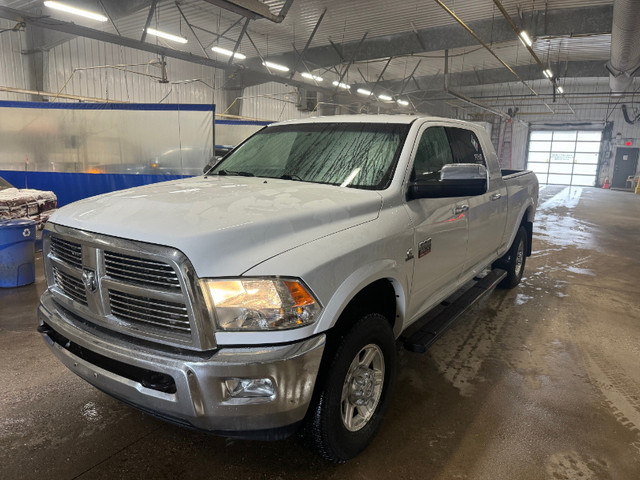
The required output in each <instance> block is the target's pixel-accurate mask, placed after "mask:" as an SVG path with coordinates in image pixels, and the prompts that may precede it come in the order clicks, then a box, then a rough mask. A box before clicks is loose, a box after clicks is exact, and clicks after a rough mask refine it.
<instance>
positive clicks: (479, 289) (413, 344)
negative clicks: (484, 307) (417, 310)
mask: <svg viewBox="0 0 640 480" xmlns="http://www.w3.org/2000/svg"><path fill="white" fill-rule="evenodd" d="M506 276H507V272H506V271H505V270H502V269H499V268H496V269H494V270H491V272H489V273H488V274H487V275H486V276H485V277H484V278H482V279H480V280H479V281H478V282H477V283H476V284H475V285H473V286H472V287H471V288H469V289H468V290H467V291H466V292H464V293H463V294H462V295H461V296H460V297H459V298H458V299H457V300H455V301H454V302H452V303H449V304H447V303H446V302H443V305H445V306H446V308H445V309H444V310H442V311H441V312H440V313H438V314H437V315H436V316H435V317H434V318H433V319H432V320H430V321H429V322H428V323H426V324H425V325H424V326H423V327H422V328H420V330H418V331H417V332H415V333H413V334H412V335H411V336H410V337H408V338H407V337H401V338H400V340H401V341H402V342H403V344H404V348H406V349H407V350H409V351H411V352H415V353H425V352H426V351H427V350H428V349H429V347H430V346H431V345H433V344H434V343H435V342H436V340H438V339H439V338H440V337H441V336H442V335H443V334H444V332H446V331H447V329H448V328H449V327H450V326H451V325H452V324H453V322H455V321H456V320H457V318H458V317H459V316H460V315H462V314H463V313H464V312H465V311H466V310H467V309H469V308H470V307H471V306H472V305H474V304H475V303H477V302H478V301H479V300H480V299H481V298H482V297H484V296H485V295H487V294H488V293H489V292H491V291H492V290H493V289H494V288H495V287H496V285H498V283H500V282H501V281H502V279H503V278H504V277H506Z"/></svg>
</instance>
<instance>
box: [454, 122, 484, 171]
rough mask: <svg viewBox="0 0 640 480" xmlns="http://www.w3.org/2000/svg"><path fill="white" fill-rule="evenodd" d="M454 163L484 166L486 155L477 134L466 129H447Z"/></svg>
mask: <svg viewBox="0 0 640 480" xmlns="http://www.w3.org/2000/svg"><path fill="white" fill-rule="evenodd" d="M446 130H447V134H448V135H449V142H450V143H451V151H452V153H453V161H454V163H477V164H479V165H484V166H485V167H486V163H485V161H484V154H483V153H482V147H481V146H480V141H479V140H478V137H477V136H476V134H475V133H473V132H472V131H471V130H467V129H466V128H455V127H447V128H446Z"/></svg>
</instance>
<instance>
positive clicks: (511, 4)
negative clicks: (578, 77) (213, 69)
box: [0, 0, 612, 82]
mask: <svg viewBox="0 0 640 480" xmlns="http://www.w3.org/2000/svg"><path fill="white" fill-rule="evenodd" d="M67 1H68V2H69V3H75V4H76V5H82V4H84V5H89V6H90V5H92V4H93V5H96V6H95V9H97V10H100V8H99V6H97V1H96V0H86V1H84V2H82V0H67ZM114 1H115V0H103V3H104V4H105V5H106V6H107V8H109V6H110V4H112V3H113V2H114ZM0 3H2V4H5V5H7V6H10V7H12V8H16V9H21V10H34V11H36V10H41V11H42V12H43V13H44V14H47V15H51V16H52V17H54V18H60V19H63V20H72V21H74V22H76V23H79V24H82V25H86V26H90V27H91V28H96V29H102V30H104V31H108V32H111V33H115V29H114V28H113V26H112V25H111V24H110V23H109V22H106V23H101V24H96V22H93V21H91V20H82V19H79V17H72V16H69V15H65V14H61V13H59V12H56V11H54V10H51V9H48V8H44V7H43V5H42V1H38V0H8V1H6V0H5V1H2V0H0ZM148 3H150V2H148ZM178 3H179V5H180V7H181V8H182V10H183V12H184V14H185V16H186V17H187V18H188V19H189V22H190V23H192V24H193V25H194V26H195V27H199V28H198V29H196V33H197V35H198V38H199V40H200V41H201V42H202V44H203V45H204V46H205V47H207V50H206V52H207V55H209V56H210V57H212V58H215V56H216V54H215V53H214V52H212V51H211V50H210V49H209V47H210V46H211V44H212V43H216V44H219V45H220V46H222V47H224V48H227V49H233V46H234V40H235V39H236V38H237V37H238V35H239V33H240V30H241V25H242V23H243V22H240V23H239V24H238V25H236V26H235V27H234V28H232V29H231V30H230V31H229V32H228V33H227V34H225V38H222V39H216V36H215V35H213V34H212V33H222V32H223V31H224V30H226V29H227V28H229V27H230V26H232V25H233V24H234V23H235V22H236V21H237V20H239V19H240V18H241V17H240V16H239V15H237V14H234V13H232V12H229V11H226V10H223V9H221V8H219V7H216V6H214V5H212V4H210V3H208V2H205V1H203V0H182V1H180V2H178ZM264 3H266V4H267V5H268V6H269V7H270V8H271V11H272V12H273V13H277V12H279V11H280V9H281V8H282V6H283V4H284V3H285V1H284V0H266V1H265V2H264ZM445 3H446V4H447V6H449V8H451V9H452V10H453V11H455V13H456V14H457V15H458V16H459V17H460V18H461V19H462V20H463V21H465V22H472V21H474V20H480V19H490V18H498V19H500V20H502V18H501V14H500V12H499V11H498V10H497V8H496V7H495V5H494V3H493V1H491V0H445ZM611 3H612V1H604V2H603V1H601V0H548V1H546V2H541V1H539V0H538V1H537V2H536V1H535V0H530V1H525V2H523V1H521V0H520V1H519V0H504V1H503V5H504V6H505V8H506V9H507V11H508V12H509V13H510V14H511V15H512V16H513V17H514V18H516V19H517V18H518V12H528V11H532V10H534V9H538V10H539V9H544V8H546V9H548V10H555V9H564V8H576V7H587V6H601V5H606V4H611ZM325 8H326V9H327V14H326V16H325V18H324V20H323V22H322V24H321V25H320V28H319V29H318V32H317V34H316V36H315V38H314V39H313V41H312V43H311V46H326V45H329V40H330V39H331V40H332V41H333V42H335V43H337V44H340V43H342V42H352V41H358V40H359V39H360V38H362V36H363V35H364V34H365V33H367V34H368V38H373V37H379V36H385V35H392V34H397V33H403V32H410V31H412V30H413V29H423V28H428V27H433V26H442V25H450V24H454V23H455V21H454V20H453V19H452V18H451V17H450V16H449V15H448V14H447V13H446V12H445V11H444V10H443V9H442V8H440V7H439V6H438V5H437V4H436V3H435V2H429V1H427V2H425V1H424V0H408V1H398V2H389V0H350V1H345V0H294V2H293V5H292V7H291V9H290V11H289V13H288V15H287V17H286V18H285V20H284V21H283V22H282V23H281V24H276V23H273V22H270V21H268V20H258V21H252V22H251V23H250V24H249V27H248V32H249V35H250V36H251V39H252V40H253V41H254V42H255V44H256V47H257V49H258V50H259V51H260V52H261V54H262V55H263V56H265V57H268V56H269V55H274V54H277V53H282V52H290V51H292V50H293V46H294V45H295V47H296V48H297V49H298V50H301V49H302V48H303V47H304V44H305V43H306V41H307V39H308V37H309V35H310V34H311V32H312V30H313V28H314V26H315V24H316V22H317V20H318V18H319V17H320V15H321V14H322V12H323V11H324V9H325ZM147 15H148V7H143V8H141V9H139V10H138V11H137V12H135V13H133V14H130V15H127V16H125V17H122V18H117V19H116V20H115V23H116V25H117V27H118V30H119V31H120V34H122V35H123V36H126V37H131V38H140V36H141V35H142V29H143V26H144V24H145V21H146V18H147ZM516 21H517V20H516ZM152 26H154V27H155V28H157V29H159V30H163V31H166V32H170V33H173V34H178V35H182V36H184V37H186V38H187V39H189V43H188V44H186V45H180V44H176V43H173V42H170V41H166V40H162V39H158V38H155V37H151V36H147V41H149V42H157V43H158V44H162V45H166V46H168V47H170V48H173V49H179V50H184V51H188V52H191V53H193V54H195V55H202V49H201V48H200V46H199V45H198V42H197V41H196V39H195V38H194V37H193V34H192V33H191V31H190V29H189V28H188V26H187V25H186V23H185V21H184V19H183V18H182V16H181V14H180V12H179V11H178V8H176V4H175V2H174V1H160V2H158V6H157V9H156V13H155V15H154V18H153V21H152ZM202 29H204V30H208V31H210V32H212V33H207V32H206V31H204V30H202ZM567 34H570V32H567ZM461 35H466V34H465V33H464V31H463V30H462V28H461ZM486 40H487V41H490V39H486ZM494 47H495V50H496V53H498V55H499V56H500V57H501V58H502V59H503V60H504V61H506V62H507V63H508V64H509V65H512V66H515V65H523V64H529V63H531V62H532V61H533V60H532V59H531V57H530V56H529V55H528V53H527V51H526V50H525V49H524V48H523V47H522V45H521V44H520V43H519V42H518V41H517V40H515V34H514V41H513V42H508V43H503V44H499V45H495V46H494ZM534 49H535V50H536V53H537V54H538V55H539V56H540V58H542V59H543V60H546V59H549V60H551V61H554V62H557V61H565V60H568V59H572V60H606V59H607V58H608V56H609V50H610V35H597V36H591V37H577V38H571V37H560V38H558V37H555V38H539V39H537V41H536V42H535V44H534ZM239 51H240V52H242V53H244V54H245V55H247V56H249V57H252V56H257V53H256V51H255V49H254V47H253V46H252V45H251V43H250V42H249V40H248V39H247V38H245V39H244V40H243V41H242V44H241V46H240V49H239ZM450 55H451V63H450V71H451V72H452V73H455V72H460V71H470V70H473V69H480V70H481V69H488V68H500V64H499V62H498V61H497V60H496V59H495V58H494V57H493V56H491V54H490V53H489V52H487V51H486V50H484V49H482V48H466V49H456V50H451V51H450ZM443 56H444V52H429V54H425V55H424V56H422V57H421V58H418V57H417V56H416V57H413V58H406V57H404V58H398V59H394V60H393V61H392V62H391V64H390V65H389V67H388V69H387V71H386V72H385V79H394V78H404V77H405V76H407V75H408V74H409V73H411V71H412V70H413V68H414V67H415V65H416V63H417V62H418V61H419V60H421V63H420V67H419V68H418V70H417V72H416V76H424V75H435V74H437V73H439V72H440V73H441V72H442V70H443V59H442V58H441V57H443ZM219 59H220V60H223V61H224V60H226V58H225V57H220V58H219ZM358 66H359V68H360V70H361V71H362V73H363V74H364V76H365V77H366V79H367V81H375V79H376V78H377V77H378V75H379V73H380V71H381V70H382V68H383V66H384V63H383V62H376V61H369V62H366V63H365V64H360V65H358ZM348 81H351V82H361V81H362V77H361V76H360V74H359V73H358V72H357V70H353V69H352V70H351V71H350V73H349V77H348Z"/></svg>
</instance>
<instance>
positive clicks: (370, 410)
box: [340, 343, 384, 432]
mask: <svg viewBox="0 0 640 480" xmlns="http://www.w3.org/2000/svg"><path fill="white" fill-rule="evenodd" d="M383 384H384V355H383V354H382V350H380V347H378V345H375V344H373V343H370V344H369V345H366V346H365V347H363V348H362V349H361V350H360V351H359V352H358V354H357V355H356V356H355V357H354V359H353V360H352V361H351V365H350V366H349V370H348V371H347V375H346V376H345V379H344V384H343V386H342V397H341V400H340V409H341V413H342V423H343V424H344V426H345V428H346V429H347V430H349V431H350V432H357V431H358V430H360V429H361V428H363V427H364V426H365V425H366V424H367V423H368V422H369V420H371V417H373V414H374V413H375V411H376V408H377V406H378V403H379V402H380V398H381V397H382V387H383Z"/></svg>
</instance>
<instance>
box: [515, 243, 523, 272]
mask: <svg viewBox="0 0 640 480" xmlns="http://www.w3.org/2000/svg"><path fill="white" fill-rule="evenodd" d="M523 267H524V242H523V241H520V243H519V244H518V251H517V252H516V275H518V276H520V275H522V268H523Z"/></svg>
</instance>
